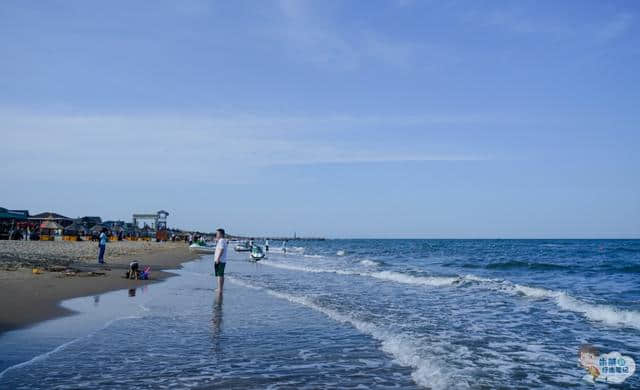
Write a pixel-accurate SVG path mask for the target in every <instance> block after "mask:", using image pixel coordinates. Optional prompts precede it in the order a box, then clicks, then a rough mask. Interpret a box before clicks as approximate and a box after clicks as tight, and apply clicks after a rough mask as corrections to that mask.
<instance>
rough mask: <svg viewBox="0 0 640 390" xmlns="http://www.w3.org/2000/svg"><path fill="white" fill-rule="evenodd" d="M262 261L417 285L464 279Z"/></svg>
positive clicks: (285, 267)
mask: <svg viewBox="0 0 640 390" xmlns="http://www.w3.org/2000/svg"><path fill="white" fill-rule="evenodd" d="M261 263H262V264H264V265H268V266H270V267H275V268H281V269H286V270H290V271H301V272H310V273H335V274H340V275H358V276H365V277H372V278H376V279H381V280H387V281H391V282H397V283H405V284H415V285H423V286H436V287H437V286H445V285H452V284H454V283H457V282H460V281H461V280H462V279H461V278H458V277H448V276H413V275H408V274H403V273H400V272H393V271H380V272H355V271H348V270H339V269H329V268H313V267H307V266H300V265H293V264H286V263H280V262H273V261H269V260H263V261H262V262H261Z"/></svg>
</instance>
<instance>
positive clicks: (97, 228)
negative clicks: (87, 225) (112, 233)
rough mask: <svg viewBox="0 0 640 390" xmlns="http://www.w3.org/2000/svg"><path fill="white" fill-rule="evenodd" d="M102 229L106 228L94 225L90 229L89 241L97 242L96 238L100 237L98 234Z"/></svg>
mask: <svg viewBox="0 0 640 390" xmlns="http://www.w3.org/2000/svg"><path fill="white" fill-rule="evenodd" d="M102 229H107V227H106V226H103V225H94V226H93V227H92V228H91V239H92V240H97V239H98V237H100V233H102ZM106 234H107V236H109V229H107V233H106Z"/></svg>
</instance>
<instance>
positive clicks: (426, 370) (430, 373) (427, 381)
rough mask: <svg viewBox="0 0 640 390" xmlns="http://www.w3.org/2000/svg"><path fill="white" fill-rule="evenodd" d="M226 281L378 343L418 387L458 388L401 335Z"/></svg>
mask: <svg viewBox="0 0 640 390" xmlns="http://www.w3.org/2000/svg"><path fill="white" fill-rule="evenodd" d="M229 280H230V281H231V282H232V283H234V284H237V285H239V286H243V287H246V288H250V289H253V290H262V291H265V292H266V293H267V294H269V295H271V296H274V297H276V298H280V299H284V300H287V301H289V302H291V303H295V304H298V305H302V306H306V307H308V308H310V309H313V310H316V311H318V312H320V313H322V314H324V315H326V316H327V317H329V318H331V319H332V320H334V321H337V322H341V323H346V324H350V325H351V326H353V327H354V328H355V329H357V330H358V331H360V332H362V333H364V334H367V335H369V336H371V337H373V338H374V339H376V340H378V341H380V343H381V349H382V351H384V352H385V353H387V354H389V355H391V356H393V358H394V359H395V360H396V361H397V362H398V363H399V364H400V365H402V366H405V367H411V368H412V369H413V372H412V374H411V377H412V379H413V380H414V381H415V382H416V383H417V384H418V385H420V386H424V387H428V388H431V389H447V388H450V387H451V386H452V385H457V386H460V385H461V384H460V383H451V378H450V377H448V376H446V375H444V373H445V372H446V371H445V370H443V369H442V368H441V367H440V366H439V362H438V361H437V360H436V359H430V358H427V357H425V356H421V354H420V352H419V349H418V348H417V346H416V344H415V343H414V341H413V340H412V339H411V338H410V337H407V336H406V335H404V334H398V332H397V331H390V330H387V329H384V328H382V327H380V326H378V325H376V324H373V323H371V322H366V321H361V320H358V319H356V318H354V317H353V316H350V315H348V314H344V313H341V312H338V311H336V310H333V309H330V308H327V307H324V306H321V305H319V304H317V303H315V302H314V301H313V300H312V299H310V298H308V297H305V296H295V295H291V294H287V293H282V292H278V291H274V290H271V289H268V288H264V287H258V286H253V285H251V284H248V283H245V282H243V281H241V280H238V279H236V278H229ZM463 385H464V386H465V387H468V386H469V384H468V383H464V384H463Z"/></svg>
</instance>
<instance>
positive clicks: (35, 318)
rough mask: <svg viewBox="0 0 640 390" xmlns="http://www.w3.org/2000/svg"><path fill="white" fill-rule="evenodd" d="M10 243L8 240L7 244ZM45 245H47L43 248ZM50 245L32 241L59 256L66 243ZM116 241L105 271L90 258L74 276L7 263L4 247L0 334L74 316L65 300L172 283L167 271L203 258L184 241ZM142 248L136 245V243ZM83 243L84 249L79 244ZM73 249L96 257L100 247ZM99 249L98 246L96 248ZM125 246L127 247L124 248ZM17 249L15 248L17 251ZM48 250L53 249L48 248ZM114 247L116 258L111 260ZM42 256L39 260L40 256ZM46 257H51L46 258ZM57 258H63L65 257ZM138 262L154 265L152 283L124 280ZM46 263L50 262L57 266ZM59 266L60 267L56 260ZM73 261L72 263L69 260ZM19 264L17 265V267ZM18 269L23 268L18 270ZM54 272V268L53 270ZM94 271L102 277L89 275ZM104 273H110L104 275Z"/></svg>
mask: <svg viewBox="0 0 640 390" xmlns="http://www.w3.org/2000/svg"><path fill="white" fill-rule="evenodd" d="M5 243H7V241H5ZM40 244H45V245H40ZM47 244H50V243H46V242H42V243H38V242H33V243H30V246H31V247H33V246H34V245H36V246H37V247H38V250H39V251H38V254H39V256H42V254H45V255H46V254H47V253H49V254H51V253H54V254H55V253H57V252H56V251H57V250H59V248H60V247H61V245H60V244H56V245H48V248H47ZM117 244H119V243H110V244H109V245H108V246H107V248H108V249H107V255H106V256H105V259H106V261H107V265H106V266H104V267H102V266H99V265H98V264H95V263H94V261H91V260H89V259H86V258H85V259H82V258H81V259H78V260H79V261H72V262H70V264H69V265H68V266H69V267H70V268H72V269H75V270H77V271H78V272H76V273H75V274H73V275H70V276H68V275H67V274H66V273H65V272H51V271H43V272H42V273H40V274H33V272H32V268H28V267H26V266H25V265H26V264H24V263H23V262H22V263H21V262H20V261H18V260H17V259H16V261H13V262H11V261H6V260H9V257H8V256H7V255H6V253H7V247H6V246H5V247H4V248H0V251H2V250H3V249H4V253H5V257H4V258H3V260H5V261H3V265H4V266H5V269H4V270H0V334H1V333H3V332H6V331H8V330H12V329H16V328H20V327H24V326H29V325H33V324H35V323H37V322H40V321H44V320H47V319H51V318H55V317H58V316H63V315H70V314H72V312H70V311H69V310H67V309H64V308H62V307H60V306H59V303H60V301H62V300H65V299H70V298H75V297H82V296H87V295H93V294H100V293H104V292H107V291H111V290H118V289H125V288H134V287H138V286H141V285H143V284H148V283H153V282H156V281H160V280H163V279H166V278H167V277H170V276H172V275H173V274H171V273H169V272H162V271H160V270H161V269H164V270H167V269H172V268H178V267H180V264H181V263H183V262H185V261H188V260H192V259H194V258H197V257H199V256H200V255H197V254H193V253H190V252H189V250H188V248H187V245H186V244H182V243H152V244H151V245H149V243H145V244H146V245H131V244H129V243H127V244H124V245H117ZM132 244H136V243H132ZM74 245H78V246H74ZM62 246H63V247H66V248H67V249H69V248H70V250H71V255H69V256H73V253H74V251H86V252H87V253H89V250H91V252H93V253H95V251H96V250H97V244H95V243H65V244H64V245H62ZM94 246H95V247H96V248H93V247H94ZM123 248H124V249H123ZM11 249H14V248H13V247H12V248H11ZM22 249H23V252H22V253H21V255H22V256H20V257H23V258H24V257H27V258H28V257H30V256H31V257H34V256H33V252H32V251H31V252H29V253H27V251H26V248H22ZM47 249H48V250H47ZM109 249H111V254H112V255H114V256H112V257H110V256H109ZM36 257H37V256H36ZM45 257H46V256H45ZM62 257H64V256H61V255H60V254H57V258H62ZM133 260H137V261H139V262H140V264H141V266H147V265H149V266H151V268H152V273H151V276H152V278H151V280H146V281H142V280H129V279H125V278H124V274H125V272H126V271H127V269H128V265H129V263H130V262H131V261H133ZM51 263H52V261H51V260H49V261H46V262H45V264H51ZM53 263H58V264H60V262H56V261H53ZM64 263H67V261H64ZM14 264H15V265H14ZM17 265H21V266H20V267H19V268H16V266H17ZM49 268H53V267H49ZM89 272H96V273H98V275H97V276H89ZM102 273H104V274H103V275H102Z"/></svg>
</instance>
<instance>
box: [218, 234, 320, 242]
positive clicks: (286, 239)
mask: <svg viewBox="0 0 640 390" xmlns="http://www.w3.org/2000/svg"><path fill="white" fill-rule="evenodd" d="M228 237H229V238H230V239H233V240H271V241H324V240H326V238H324V237H297V236H293V237H277V236H262V237H258V236H236V235H228Z"/></svg>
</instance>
